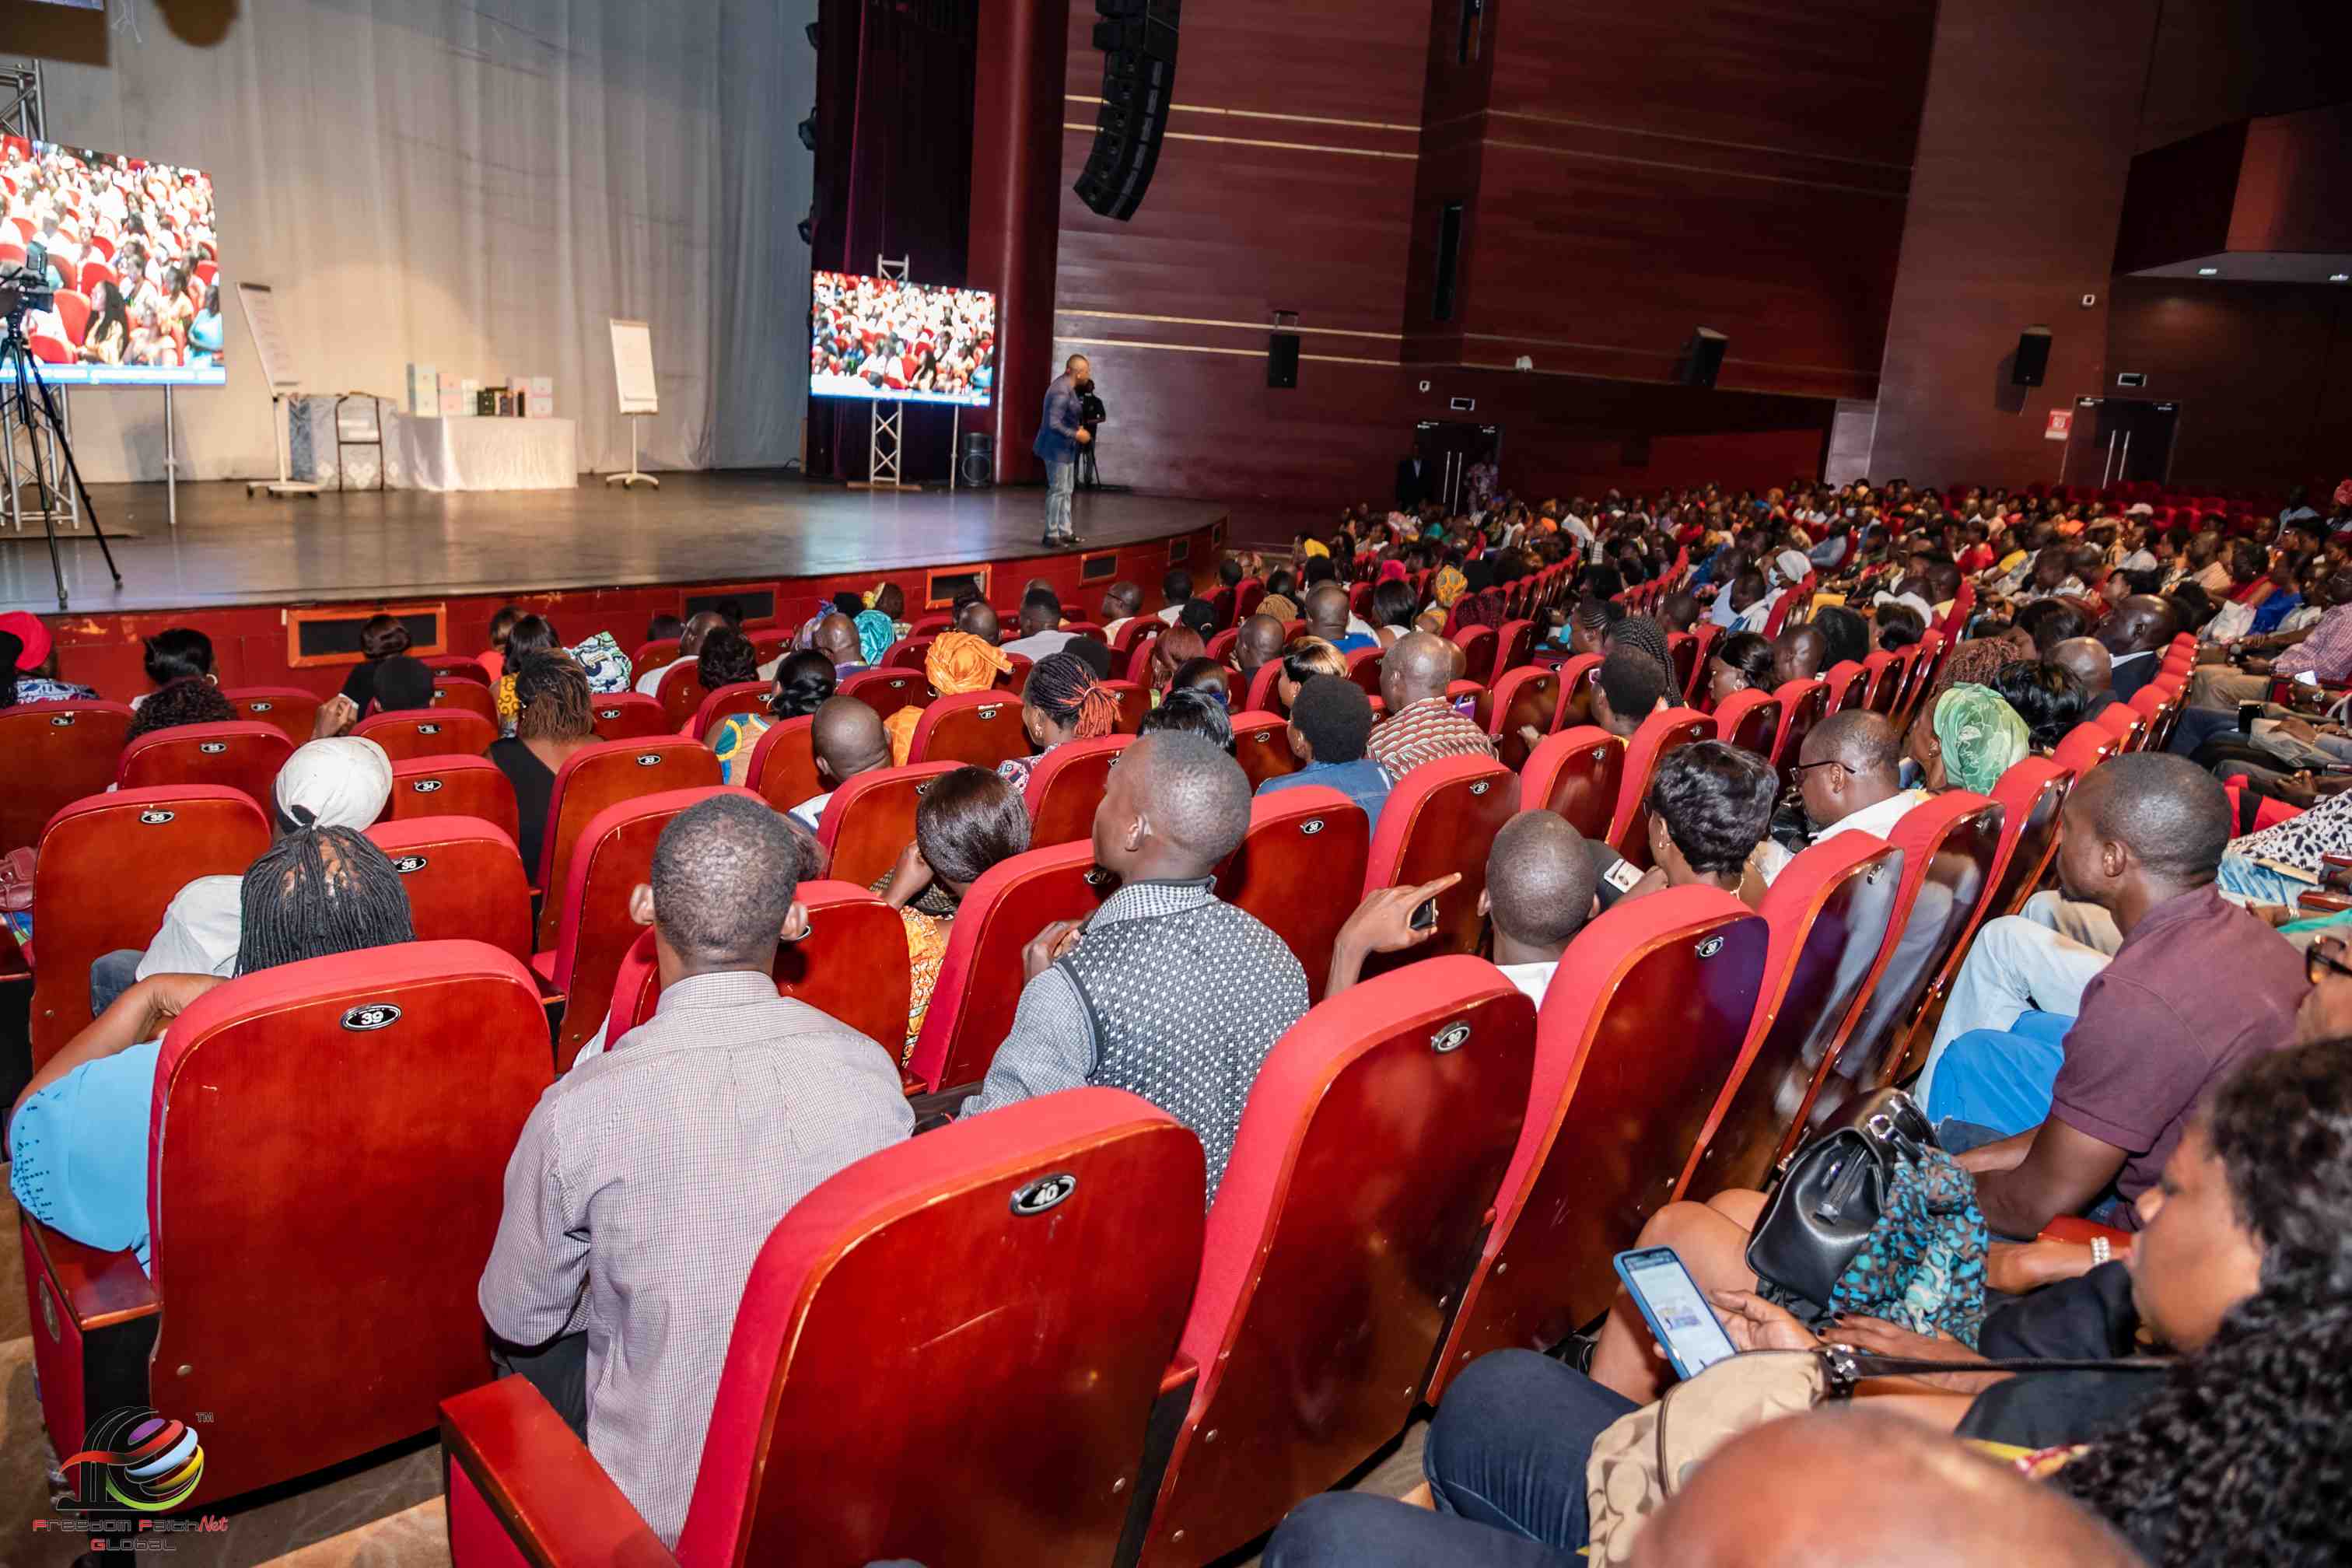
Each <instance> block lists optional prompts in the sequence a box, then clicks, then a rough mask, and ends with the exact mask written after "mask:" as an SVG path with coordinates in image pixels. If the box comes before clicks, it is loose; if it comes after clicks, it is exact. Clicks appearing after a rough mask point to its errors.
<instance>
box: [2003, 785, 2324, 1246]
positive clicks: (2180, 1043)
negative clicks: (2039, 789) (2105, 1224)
mask: <svg viewBox="0 0 2352 1568" xmlns="http://www.w3.org/2000/svg"><path fill="white" fill-rule="evenodd" d="M2230 827H2231V816H2230V808H2229V802H2228V798H2227V797H2226V796H2225V795H2223V794H2222V792H2221V784H2219V783H2218V782H2216V781H2215V779H2214V778H2213V776H2212V775H2211V774H2210V773H2206V772H2205V771H2204V770H2202V769H2201V768H2199V767H2198V766H2197V765H2196V764H2195V763H2190V762H2189V761H2188V760H2187V759H2186V758H2181V757H2172V756H2165V755H2152V754H2149V753H2147V752H2139V753H2135V754H2133V755H2129V756H2123V757H2118V758H2116V760H2114V761H2113V762H2109V763H2104V764H2102V765H2101V766H2099V767H2098V768H2095V769H2094V770H2093V771H2092V772H2091V773H2089V774H2087V775H2086V776H2085V777H2084V779H2083V781H2082V782H2081V783H2080V784H2076V785H2075V786H2074V793H2073V794H2072V795H2069V796H2068V797H2067V800H2066V807H2065V812H2064V814H2063V824H2062V826H2061V830H2060V834H2059V840H2058V876H2059V879H2060V881H2061V882H2062V883H2063V884H2064V886H2065V889H2066V893H2067V896H2068V897H2069V898H2074V899H2080V900H2087V901H2089V902H2091V903H2095V904H2097V905H2099V906H2100V907H2101V908H2103V909H2105V910H2107V911H2108V912H2109V913H2110V914H2112V915H2113V916H2115V920H2116V928H2117V929H2118V930H2119V931H2122V932H2123V935H2124V942H2123V946H2122V947H2121V949H2119V950H2118V951H2117V952H2116V956H2115V961H2114V962H2113V963H2110V964H2108V966H2107V967H2106V968H2105V970H2104V971H2102V972H2101V973H2100V974H2099V976H2098V977H2097V978H2096V979H2095V980H2094V981H2092V982H2091V984H2090V985H2089V986H2088V987H2087V988H2086V989H2085V990H2084V993H2083V1009H2082V1012H2081V1013H2080V1014H2079V1015H2077V1016H2076V1017H2075V1020H2074V1026H2073V1027H2072V1028H2071V1029H2069V1030H2068V1031H2067V1033H2066V1038H2065V1043H2064V1054H2065V1059H2064V1061H2063V1064H2062V1065H2061V1066H2060V1067H2059V1068H2058V1076H2057V1079H2056V1081H2055V1082H2054V1083H2053V1084H2052V1086H2051V1094H2050V1114H2049V1116H2048V1118H2047V1119H2046V1120H2045V1121H2042V1124H2041V1125H2040V1126H2039V1127H2032V1128H2028V1129H2027V1130H2026V1131H2022V1132H2020V1133H2018V1134H2017V1135H2016V1136H2014V1137H2011V1138H2005V1139H2002V1140H2001V1141H2000V1142H1997V1143H1988V1144H1986V1145H1984V1146H1983V1147H1981V1148H1977V1149H1971V1150H1969V1151H1968V1152H1965V1153H1962V1154H1961V1155H1959V1157H1958V1158H1959V1162H1960V1163H1961V1164H1962V1165H1964V1166H1966V1167H1967V1168H1968V1169H1969V1170H1971V1171H1973V1172H1975V1173H1977V1204H1978V1206H1979V1208H1981V1209H1982V1210H1983V1211H1984V1216H1985V1223H1986V1224H1987V1225H1988V1226H1990V1227H1991V1229H1992V1230H1993V1231H1994V1233H1995V1234H1997V1235H2005V1236H2015V1237H2032V1236H2034V1235H2037V1234H2039V1233H2040V1231H2041V1229H2042V1226H2045V1225H2047V1224H2049V1223H2050V1221H2051V1220H2053V1219H2054V1218H2056V1217H2057V1216H2058V1215H2067V1214H2076V1213H2080V1212H2082V1211H2083V1210H2084V1209H2085V1208H2087V1207H2088V1206H2089V1205H2092V1204H2093V1203H2095V1201H2097V1200H2098V1198H2099V1197H2100V1196H2101V1194H2105V1192H2106V1191H2107V1190H2108V1189H2109V1188H2110V1187H2112V1188H2113V1189H2114V1190H2115V1192H2116V1194H2117V1195H2118V1196H2120V1197H2121V1198H2122V1199H2123V1200H2124V1206H2123V1210H2122V1216H2121V1217H2120V1218H2119V1221H2118V1223H2121V1224H2124V1225H2126V1226H2129V1225H2132V1224H2134V1223H2135V1221H2134V1217H2133V1211H2132V1209H2131V1206H2130V1205H2131V1200H2132V1199H2134V1198H2136V1197H2137V1196H2138V1195H2139V1194H2140V1193H2141V1192H2142V1191H2143V1190H2145V1189H2146V1188H2147V1187H2149V1186H2152V1185H2154V1184H2155V1183H2156V1181H2157V1178H2158V1173H2160V1172H2161V1171H2162V1170H2163V1168H2164V1162H2165V1160H2166V1159H2167V1158H2168V1156H2169V1155H2170V1154H2171V1152H2172V1148H2173V1145H2174V1144H2175V1143H2177V1142H2179V1140H2180V1131H2181V1127H2182V1124H2183V1123H2184V1122H2186V1121H2188V1119H2189V1115H2190V1114H2191V1113H2192V1112H2193V1111H2194V1110H2196V1109H2197V1106H2198V1105H2199V1103H2200V1101H2201V1100H2203V1099H2204V1098H2205V1095H2206V1093H2207V1091H2208V1090H2209V1089H2210V1087H2211V1086H2212V1084H2213V1083H2214V1082H2216V1081H2217V1080H2218V1079H2221V1077H2223V1076H2224V1075H2225V1074H2226V1073H2227V1072H2228V1071H2229V1070H2230V1068H2232V1067H2234V1066H2236V1065H2237V1064H2238V1063H2239V1062H2240V1061H2242V1060H2243V1059H2245V1058H2248V1057H2250V1056H2253V1055H2256V1054H2258V1053H2260V1052H2263V1051H2271V1050H2276V1049H2278V1048H2279V1047H2283V1046H2286V1045H2290V1044H2292V1043H2293V1042H2294V1017H2295V1009H2296V1007H2297V1006H2298V1005H2301V1003H2302V1001H2303V998H2304V994H2305V992H2306V991H2307V990H2308V989H2309V984H2308V982H2306V981H2305V979H2304V963H2303V958H2302V955H2301V954H2299V953H2297V952H2295V951H2294V947H2293V946H2291V945H2290V944H2289V943H2287V942H2285V941H2284V940H2282V939H2281V938H2280V936H2279V934H2278V933H2277V932H2276V931H2273V930H2272V929H2271V928H2270V927H2269V926H2267V925H2265V924H2263V922H2262V921H2260V920H2258V919H2256V918H2255V917H2254V916H2252V915H2251V914H2249V913H2247V912H2246V911H2245V910H2242V909H2240V908H2238V907H2237V906H2235V905H2233V904H2231V903H2230V902H2228V901H2227V900H2224V899H2223V898H2222V897H2221V894H2220V893H2219V892H2217V891H2215V890H2214V887H2213V874H2214V869H2215V868H2216V867H2218V866H2219V865H2220V864H2221V852H2222V849H2223V848H2224V847H2225V846H2226V845H2227V844H2228V843H2229V840H2230Z"/></svg>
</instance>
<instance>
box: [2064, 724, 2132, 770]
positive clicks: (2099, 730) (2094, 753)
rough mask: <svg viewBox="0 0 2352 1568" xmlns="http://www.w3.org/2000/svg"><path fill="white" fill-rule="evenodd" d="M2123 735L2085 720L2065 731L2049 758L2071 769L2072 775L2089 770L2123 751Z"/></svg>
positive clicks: (2102, 725) (2103, 725)
mask: <svg viewBox="0 0 2352 1568" xmlns="http://www.w3.org/2000/svg"><path fill="white" fill-rule="evenodd" d="M2123 746H2124V738H2123V737H2122V736H2121V735H2118V734H2116V732H2115V731H2113V730H2110V729H2108V728H2107V727H2106V726H2105V724H2102V723H2100V722H2099V721H2096V720H2095V719H2094V720H2085V721H2084V722H2082V723H2080V724H2077V725H2075V726H2074V728H2073V729H2071V730H2069V731H2066V735H2065V738H2064V739H2063V740H2062V741H2060V742H2058V745H2057V749H2056V750H2055V751H2053V752H2051V754H2050V760H2051V761H2052V762H2053V763H2057V764H2058V765H2059V766H2060V767H2062V768H2071V769H2073V770H2074V774H2075V776H2076V777H2078V778H2079V777H2081V776H2082V775H2083V774H2084V773H2089V772H2090V771H2091V770H2092V769H2093V768H2095V767H2097V766H2098V765H2099V764H2100V763H2104V762H2105V761H2106V760H2107V759H2108V758H2109V757H2112V756H2115V755H2116V753H2118V752H2121V751H2122V750H2123Z"/></svg>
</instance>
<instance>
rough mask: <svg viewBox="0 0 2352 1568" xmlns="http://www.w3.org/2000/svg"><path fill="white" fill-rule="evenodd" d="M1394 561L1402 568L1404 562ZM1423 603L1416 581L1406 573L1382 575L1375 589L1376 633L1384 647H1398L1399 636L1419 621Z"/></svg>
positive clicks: (1373, 631) (1373, 619) (1374, 612)
mask: <svg viewBox="0 0 2352 1568" xmlns="http://www.w3.org/2000/svg"><path fill="white" fill-rule="evenodd" d="M1389 564H1390V565H1392V566H1396V567H1398V568H1400V571H1402V566H1403V563H1402V562H1393V561H1392V562H1391V563H1389ZM1419 609H1420V604H1419V602H1418V601H1417V600H1415V599H1414V597H1413V593H1412V584H1410V583H1408V582H1406V581H1405V580H1404V578H1403V577H1402V575H1398V576H1394V577H1385V578H1382V579H1381V584H1380V585H1379V586H1378V587H1376V588H1374V589H1373V590H1372V636H1373V637H1374V638H1375V639H1376V640H1377V641H1378V642H1379V643H1380V645H1381V648H1382V649H1384V650H1385V649H1388V648H1391V647H1396V644H1397V639H1398V638H1399V637H1403V636H1404V635H1406V634H1407V633H1408V632H1411V631H1412V630H1413V629H1414V627H1415V626H1417V625H1418V624H1419V621H1420V616H1419V615H1418V613H1417V612H1418V611H1419Z"/></svg>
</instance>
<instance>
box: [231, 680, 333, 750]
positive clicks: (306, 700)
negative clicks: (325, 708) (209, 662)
mask: <svg viewBox="0 0 2352 1568" xmlns="http://www.w3.org/2000/svg"><path fill="white" fill-rule="evenodd" d="M221 695H222V696H223V697H226V698H227V699H228V700H229V705H230V706H231V707H233V708H235V709H236V716H237V717H238V718H240V719H246V720H250V721H252V722H254V723H257V724H275V725H277V726H278V728H279V729H280V730H283V731H285V732H286V738H287V739H288V740H289V741H291V742H293V743H294V744H295V745H297V746H299V745H302V744H304V743H306V742H309V740H310V731H312V730H313V729H315V728H316V727H317V725H318V721H319V709H320V699H319V696H318V694H317V693H316V692H311V691H305V690H303V689H301V688H300V687H299V686H240V687H238V688H236V689H235V690H233V691H224V692H222V693H221Z"/></svg>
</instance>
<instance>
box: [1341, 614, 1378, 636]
mask: <svg viewBox="0 0 2352 1568" xmlns="http://www.w3.org/2000/svg"><path fill="white" fill-rule="evenodd" d="M1348 635H1349V637H1379V636H1380V635H1381V634H1380V633H1379V632H1378V631H1375V630H1374V629H1373V627H1372V624H1371V623H1370V621H1366V620H1360V619H1358V618H1357V617H1356V616H1349V617H1348Z"/></svg>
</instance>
